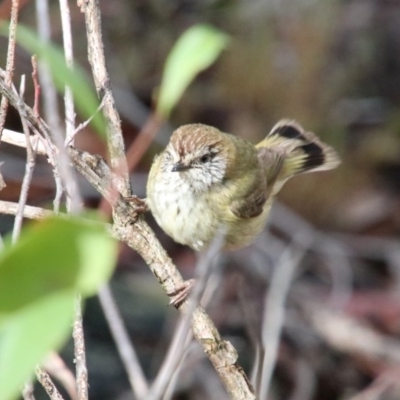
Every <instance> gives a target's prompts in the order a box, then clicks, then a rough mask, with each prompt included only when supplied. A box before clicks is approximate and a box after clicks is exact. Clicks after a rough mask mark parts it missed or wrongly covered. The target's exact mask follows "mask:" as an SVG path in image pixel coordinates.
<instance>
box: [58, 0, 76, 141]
mask: <svg viewBox="0 0 400 400" xmlns="http://www.w3.org/2000/svg"><path fill="white" fill-rule="evenodd" d="M59 2H60V11H61V25H62V32H63V42H64V54H65V61H66V63H67V66H68V68H70V69H72V68H73V67H74V54H73V47H72V33H71V17H70V12H69V6H68V1H67V0H59ZM64 105H65V127H66V135H65V140H66V142H68V144H71V145H73V144H74V138H73V134H74V131H75V110H74V98H73V95H72V90H71V88H70V87H69V86H65V94H64Z"/></svg>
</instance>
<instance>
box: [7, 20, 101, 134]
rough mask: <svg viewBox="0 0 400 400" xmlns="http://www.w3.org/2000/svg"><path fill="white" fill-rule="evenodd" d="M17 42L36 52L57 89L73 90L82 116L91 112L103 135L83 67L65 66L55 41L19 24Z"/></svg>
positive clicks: (95, 125) (94, 98)
mask: <svg viewBox="0 0 400 400" xmlns="http://www.w3.org/2000/svg"><path fill="white" fill-rule="evenodd" d="M7 31H8V25H7V24H6V23H1V24H0V33H1V34H3V35H7V34H8V33H7ZM17 42H18V44H19V45H21V46H22V47H23V48H24V49H25V50H26V51H28V52H29V53H31V54H36V55H37V56H38V58H39V60H40V61H43V62H45V63H46V65H47V67H48V69H49V71H50V73H51V75H52V77H53V81H54V84H55V86H56V88H57V90H58V91H59V92H60V93H61V94H64V89H65V86H66V85H68V86H69V87H70V88H71V90H72V93H73V96H74V101H75V105H76V107H77V109H78V111H79V113H81V114H82V117H83V118H84V119H88V118H89V117H91V116H92V115H94V117H93V119H92V121H91V123H92V124H93V127H94V128H95V129H96V131H97V133H99V134H100V135H101V137H103V138H104V137H105V123H104V120H103V114H102V113H101V112H96V110H97V108H98V106H99V104H100V103H99V100H98V98H97V96H96V93H95V91H94V90H93V89H92V87H91V86H90V84H89V83H88V82H90V78H89V77H88V75H87V74H86V73H85V71H84V70H83V68H81V67H80V66H79V65H77V64H75V66H74V69H73V70H71V69H70V68H68V66H67V64H66V61H65V57H64V54H63V52H62V50H61V49H60V48H59V47H57V46H56V45H54V44H51V43H45V42H43V41H42V40H41V39H40V38H39V37H38V36H37V34H36V33H35V32H34V31H32V30H31V29H29V28H27V27H25V26H23V25H21V24H19V25H18V30H17Z"/></svg>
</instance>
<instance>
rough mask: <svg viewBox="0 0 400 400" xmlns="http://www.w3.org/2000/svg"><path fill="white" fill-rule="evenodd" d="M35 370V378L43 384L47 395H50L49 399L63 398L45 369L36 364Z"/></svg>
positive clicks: (58, 399) (62, 399) (59, 399)
mask: <svg viewBox="0 0 400 400" xmlns="http://www.w3.org/2000/svg"><path fill="white" fill-rule="evenodd" d="M35 372H36V377H37V380H38V381H39V382H40V384H41V385H42V386H43V388H44V390H45V391H46V393H47V395H48V396H49V397H50V400H64V398H63V397H62V396H61V394H60V392H59V391H58V389H57V387H56V385H55V384H54V382H53V381H52V379H51V378H50V376H49V374H48V373H47V372H46V371H44V370H43V369H42V368H40V367H39V366H37V367H36V370H35Z"/></svg>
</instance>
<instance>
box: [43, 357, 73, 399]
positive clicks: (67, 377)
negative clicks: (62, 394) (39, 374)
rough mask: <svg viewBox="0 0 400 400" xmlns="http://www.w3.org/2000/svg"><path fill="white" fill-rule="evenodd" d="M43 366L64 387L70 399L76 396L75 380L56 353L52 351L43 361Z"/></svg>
mask: <svg viewBox="0 0 400 400" xmlns="http://www.w3.org/2000/svg"><path fill="white" fill-rule="evenodd" d="M42 366H43V368H44V369H45V370H46V371H47V372H48V373H49V374H50V375H52V376H53V377H54V378H56V379H57V380H58V381H59V382H60V383H61V384H62V385H63V386H64V388H65V390H66V391H67V393H68V394H69V396H70V397H71V399H72V400H76V398H77V397H78V395H77V391H76V380H75V376H74V374H73V373H72V371H71V370H70V369H69V368H68V367H67V365H66V364H65V362H64V360H63V359H62V358H61V357H60V355H59V354H58V353H55V352H52V353H50V354H49V356H48V357H47V358H46V360H45V361H44V362H43V365H42Z"/></svg>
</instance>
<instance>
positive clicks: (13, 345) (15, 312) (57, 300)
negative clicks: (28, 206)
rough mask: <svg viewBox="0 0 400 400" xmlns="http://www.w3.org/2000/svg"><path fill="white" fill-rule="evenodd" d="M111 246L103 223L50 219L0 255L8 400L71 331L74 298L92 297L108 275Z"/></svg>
mask: <svg viewBox="0 0 400 400" xmlns="http://www.w3.org/2000/svg"><path fill="white" fill-rule="evenodd" d="M116 254H117V245H116V242H115V241H114V240H113V239H112V238H111V237H110V236H109V235H108V234H107V232H106V231H105V228H104V225H103V224H99V223H98V222H96V221H88V220H83V219H78V218H72V217H71V218H57V217H54V218H49V219H46V220H43V221H40V222H38V223H35V224H32V225H31V226H29V227H28V228H27V229H24V230H23V232H22V234H21V237H20V239H19V241H18V242H17V243H16V244H15V245H10V244H9V243H8V244H6V245H5V247H4V249H3V250H2V251H1V252H0V393H1V396H0V397H1V400H3V399H5V400H8V399H12V398H13V396H15V394H16V393H17V392H18V391H19V390H20V389H21V385H22V384H23V382H24V381H25V380H26V379H27V378H28V377H29V374H31V373H32V372H33V368H34V366H35V364H37V363H39V362H40V361H41V360H42V359H43V357H44V356H45V355H46V354H47V353H48V352H49V351H51V350H56V349H57V348H59V347H60V346H61V345H62V343H63V342H64V340H65V338H66V337H67V335H68V333H69V332H70V330H71V322H72V317H73V306H74V298H75V294H76V293H77V292H78V291H79V292H81V293H82V294H83V295H84V296H89V295H92V294H93V293H95V292H96V290H97V289H98V287H99V286H100V285H101V284H103V283H104V282H105V281H106V280H107V279H108V278H109V276H110V275H111V273H112V270H113V267H114V264H115V256H116Z"/></svg>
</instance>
